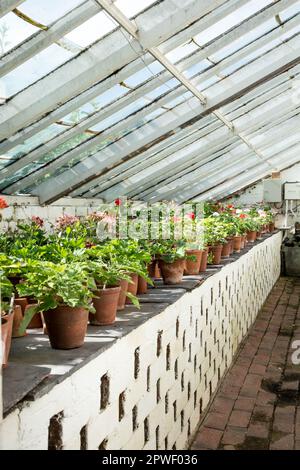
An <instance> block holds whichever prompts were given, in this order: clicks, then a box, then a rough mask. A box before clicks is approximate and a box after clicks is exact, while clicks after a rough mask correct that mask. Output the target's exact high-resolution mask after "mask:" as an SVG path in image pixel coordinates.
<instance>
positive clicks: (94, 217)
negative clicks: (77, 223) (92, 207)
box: [88, 211, 106, 222]
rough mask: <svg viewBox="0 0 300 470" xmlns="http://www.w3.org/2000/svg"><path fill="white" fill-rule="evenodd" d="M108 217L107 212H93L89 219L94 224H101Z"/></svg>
mask: <svg viewBox="0 0 300 470" xmlns="http://www.w3.org/2000/svg"><path fill="white" fill-rule="evenodd" d="M104 217H106V214H105V212H100V211H97V212H92V213H91V214H90V215H89V216H88V219H90V220H93V221H94V222H99V221H100V220H102V219H104Z"/></svg>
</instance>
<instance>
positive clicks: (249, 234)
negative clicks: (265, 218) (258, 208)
mask: <svg viewBox="0 0 300 470" xmlns="http://www.w3.org/2000/svg"><path fill="white" fill-rule="evenodd" d="M246 236H247V240H248V243H254V242H255V240H256V237H257V232H255V231H254V230H251V231H250V232H247V235H246Z"/></svg>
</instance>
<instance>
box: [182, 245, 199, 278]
mask: <svg viewBox="0 0 300 470" xmlns="http://www.w3.org/2000/svg"><path fill="white" fill-rule="evenodd" d="M185 253H186V255H188V256H193V258H194V259H188V258H187V259H186V260H185V270H184V273H185V274H198V273H199V271H200V266H201V260H202V253H203V251H202V250H186V252H185Z"/></svg>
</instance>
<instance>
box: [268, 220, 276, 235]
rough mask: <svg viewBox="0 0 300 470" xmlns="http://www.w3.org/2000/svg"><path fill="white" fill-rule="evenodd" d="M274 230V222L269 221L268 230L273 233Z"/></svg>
mask: <svg viewBox="0 0 300 470" xmlns="http://www.w3.org/2000/svg"><path fill="white" fill-rule="evenodd" d="M274 230H275V224H274V222H270V223H269V232H270V233H273V232H274Z"/></svg>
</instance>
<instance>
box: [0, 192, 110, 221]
mask: <svg viewBox="0 0 300 470" xmlns="http://www.w3.org/2000/svg"><path fill="white" fill-rule="evenodd" d="M2 197H4V198H5V200H6V201H7V203H8V204H9V207H8V208H7V209H4V210H2V211H1V214H2V220H1V221H0V229H2V230H7V229H8V228H10V229H14V228H15V227H16V224H17V222H18V221H28V220H29V219H30V218H31V217H32V216H33V215H35V216H39V217H41V218H42V219H44V221H45V226H46V227H49V226H50V224H51V223H54V222H55V220H56V219H57V218H58V217H59V216H61V215H63V214H70V215H75V216H79V217H80V216H84V215H87V214H89V213H90V212H93V211H95V210H97V208H98V207H99V205H100V204H101V202H102V200H101V199H84V198H70V197H69V198H68V197H67V198H62V199H59V200H58V201H56V202H55V203H53V204H50V205H48V206H41V205H40V204H39V200H38V198H37V197H33V196H28V197H25V196H6V195H2Z"/></svg>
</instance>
